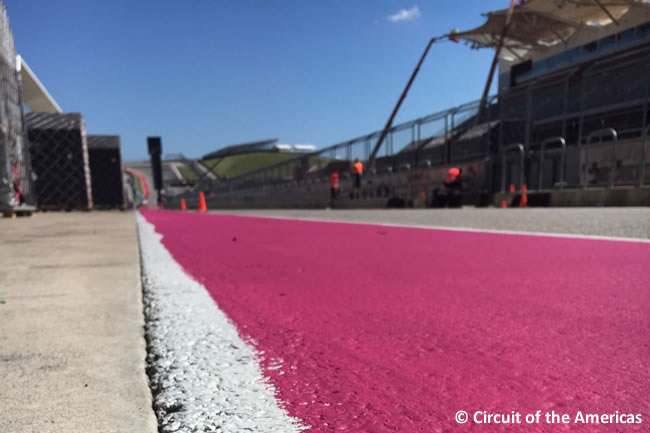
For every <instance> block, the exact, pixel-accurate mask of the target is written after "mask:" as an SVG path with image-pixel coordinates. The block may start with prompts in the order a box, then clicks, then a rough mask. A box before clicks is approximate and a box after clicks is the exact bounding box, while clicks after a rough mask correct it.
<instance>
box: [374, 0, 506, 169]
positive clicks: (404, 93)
mask: <svg viewBox="0 0 650 433" xmlns="http://www.w3.org/2000/svg"><path fill="white" fill-rule="evenodd" d="M513 1H514V0H513ZM447 36H448V35H445V36H440V37H435V38H431V40H429V43H428V44H427V47H426V48H425V49H424V52H423V53H422V56H421V57H420V60H419V61H418V64H417V66H416V67H415V69H414V70H413V73H412V74H411V78H409V81H408V82H407V83H406V87H405V88H404V90H403V91H402V94H401V95H400V97H399V99H398V101H397V104H396V105H395V108H393V112H392V113H391V114H390V117H389V118H388V121H387V122H386V126H384V130H383V131H382V132H381V135H380V136H379V139H377V144H375V147H374V149H373V150H372V153H371V154H370V157H369V158H368V166H370V164H371V163H372V162H373V161H374V159H375V155H377V152H378V151H379V148H380V147H381V144H382V143H383V141H384V139H385V138H386V134H388V131H389V130H390V127H391V126H392V125H393V120H394V119H395V115H397V112H398V111H399V108H400V107H401V106H402V102H404V99H405V98H406V95H407V94H408V91H409V89H410V88H411V84H413V81H414V80H415V76H416V75H417V74H418V72H419V71H420V67H421V66H422V63H423V62H424V59H425V58H426V57H427V54H429V50H430V49H431V46H432V45H433V44H434V43H435V42H436V41H438V40H439V39H442V38H445V37H447Z"/></svg>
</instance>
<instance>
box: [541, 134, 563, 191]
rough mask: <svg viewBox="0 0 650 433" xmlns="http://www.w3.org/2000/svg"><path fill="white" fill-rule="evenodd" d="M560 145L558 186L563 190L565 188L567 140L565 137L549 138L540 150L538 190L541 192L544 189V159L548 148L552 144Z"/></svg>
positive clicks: (543, 142)
mask: <svg viewBox="0 0 650 433" xmlns="http://www.w3.org/2000/svg"><path fill="white" fill-rule="evenodd" d="M557 143H559V144H560V148H559V152H560V170H559V171H560V175H559V180H558V185H559V187H560V189H561V188H564V183H565V173H566V140H565V139H564V137H549V138H547V139H546V140H544V141H542V143H541V144H540V149H539V167H538V170H539V174H538V180H537V189H538V190H541V189H543V188H544V157H545V155H546V152H547V151H546V148H547V146H548V145H550V144H557Z"/></svg>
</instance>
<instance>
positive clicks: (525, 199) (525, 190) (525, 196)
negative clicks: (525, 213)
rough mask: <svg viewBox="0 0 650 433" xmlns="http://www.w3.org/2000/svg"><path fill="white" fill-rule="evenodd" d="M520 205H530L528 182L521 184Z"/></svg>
mask: <svg viewBox="0 0 650 433" xmlns="http://www.w3.org/2000/svg"><path fill="white" fill-rule="evenodd" d="M519 207H528V187H527V186H526V184H523V185H522V186H521V200H520V201H519Z"/></svg>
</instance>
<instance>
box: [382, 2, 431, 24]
mask: <svg viewBox="0 0 650 433" xmlns="http://www.w3.org/2000/svg"><path fill="white" fill-rule="evenodd" d="M420 15H422V14H421V13H420V8H419V7H418V6H417V5H415V6H413V7H412V8H411V9H402V10H400V11H399V12H397V13H396V14H393V15H390V16H388V18H386V19H387V20H388V21H390V22H393V23H399V22H401V21H411V20H414V19H416V18H417V17H419V16H420Z"/></svg>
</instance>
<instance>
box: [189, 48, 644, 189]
mask: <svg viewBox="0 0 650 433" xmlns="http://www.w3.org/2000/svg"><path fill="white" fill-rule="evenodd" d="M649 71H650V45H646V46H642V47H639V48H638V49H635V50H633V51H631V52H625V53H621V54H617V55H615V56H610V57H608V58H606V59H603V60H598V61H595V62H593V63H591V64H589V65H583V66H582V67H581V68H574V69H570V70H565V71H563V72H562V73H560V74H556V75H554V76H551V77H549V76H546V77H539V78H535V79H532V80H531V81H529V82H524V83H520V84H518V86H516V87H515V88H513V89H511V90H509V91H508V92H506V93H504V94H501V95H499V96H494V97H492V98H490V99H489V102H488V105H487V107H486V109H485V110H483V114H482V118H481V119H476V115H477V112H478V104H479V102H478V101H474V102H470V103H467V104H463V105H460V106H457V107H454V108H451V109H448V110H444V111H441V112H438V113H434V114H431V115H429V116H425V117H422V118H419V119H415V120H412V121H409V122H405V123H402V124H399V125H395V126H394V127H392V128H391V130H390V132H389V134H388V136H387V137H386V139H385V140H384V143H383V144H382V147H381V149H380V151H379V152H378V154H377V159H376V160H375V163H374V165H373V166H372V167H367V168H366V169H367V171H368V172H369V175H370V176H388V174H391V176H393V174H395V175H396V174H398V173H401V172H413V175H409V176H408V177H403V179H408V182H413V180H414V179H416V178H417V179H422V178H423V177H426V175H423V174H422V172H423V170H424V171H426V170H433V169H434V168H436V167H438V168H439V167H444V166H449V165H451V164H454V165H456V164H461V163H463V162H472V161H474V162H475V161H480V163H481V164H484V166H485V167H484V176H485V179H481V182H475V184H476V185H477V187H478V188H481V189H482V190H487V191H491V192H496V191H498V190H505V186H506V185H510V184H515V185H517V186H518V187H521V185H523V184H527V186H528V189H529V190H531V191H547V190H550V189H554V188H576V187H583V188H584V187H594V186H610V187H611V186H617V185H643V184H646V183H648V181H649V174H650V171H649V170H648V167H647V165H648V161H647V159H648V156H647V155H648V149H647V146H648V144H647V141H648V132H649V128H650V122H648V117H649V113H648V102H649V97H650V74H648V72H649ZM603 130H604V131H607V132H606V133H605V132H603ZM612 132H613V133H612ZM380 133H381V131H375V132H372V133H370V134H366V135H363V136H360V137H357V138H354V139H352V140H348V141H344V142H342V143H338V144H335V145H333V146H329V147H327V148H325V149H322V150H319V151H317V152H313V153H309V154H300V155H296V157H295V158H293V159H290V160H288V161H285V162H282V163H278V164H275V165H271V166H267V167H265V168H262V169H259V170H256V171H253V172H250V173H247V174H245V175H242V176H238V177H235V178H232V179H230V180H227V181H223V180H207V179H205V178H203V179H202V180H201V181H199V182H197V186H196V189H195V191H193V192H192V194H195V192H196V190H205V191H209V192H210V193H212V194H217V195H218V194H226V193H229V194H232V193H236V192H238V191H245V192H247V193H248V192H255V191H276V190H277V191H291V190H292V189H299V188H300V186H301V185H304V184H306V183H307V184H309V183H313V182H319V183H323V182H326V181H327V176H328V175H329V174H330V173H331V172H332V171H339V172H340V173H342V181H346V180H348V179H349V177H350V174H349V169H350V165H351V163H352V161H354V160H355V159H359V160H361V161H366V160H367V158H368V156H369V154H370V150H371V149H372V147H373V146H374V144H375V143H376V140H377V138H378V137H379V135H380ZM509 149H515V150H518V151H519V152H514V153H513V152H511V151H510V150H509ZM435 172H436V173H438V171H435ZM387 184H395V182H393V181H391V182H387ZM278 188H279V189H278ZM411 189H412V188H411Z"/></svg>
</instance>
